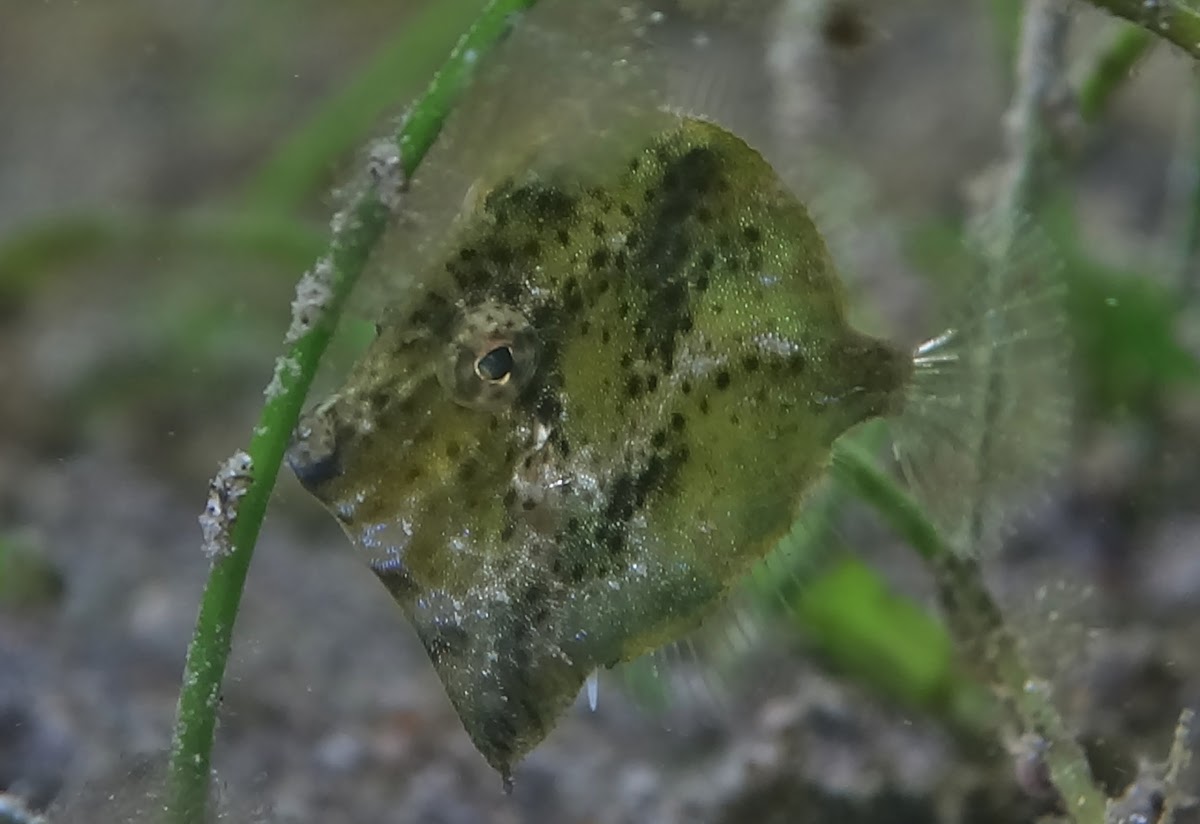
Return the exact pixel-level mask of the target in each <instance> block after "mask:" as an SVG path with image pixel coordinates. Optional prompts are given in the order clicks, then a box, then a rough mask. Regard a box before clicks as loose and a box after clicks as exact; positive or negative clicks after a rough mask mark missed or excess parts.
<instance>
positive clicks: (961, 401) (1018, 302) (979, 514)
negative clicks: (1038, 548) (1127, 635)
mask: <svg viewBox="0 0 1200 824" xmlns="http://www.w3.org/2000/svg"><path fill="white" fill-rule="evenodd" d="M979 229H980V231H979V232H978V234H977V238H976V241H975V242H974V243H973V245H972V248H971V249H970V250H969V251H970V252H971V259H972V260H973V261H974V264H973V268H974V271H972V272H970V273H969V275H970V276H969V277H965V278H963V279H962V280H961V288H952V289H951V292H952V293H953V292H957V293H958V296H957V297H956V298H953V299H952V300H951V301H949V305H951V306H952V307H954V308H953V310H952V314H951V315H950V317H949V318H948V320H949V321H950V322H949V323H948V324H947V326H946V328H945V330H944V331H942V332H941V333H940V334H938V335H937V336H935V337H933V338H931V339H929V340H928V341H926V342H924V343H922V344H920V345H919V346H918V347H916V349H915V351H914V353H913V359H914V367H915V368H914V370H913V381H912V386H911V389H910V391H909V393H908V397H907V399H906V405H905V410H904V412H903V413H902V414H901V415H900V416H899V417H898V418H897V419H895V420H894V421H893V442H894V445H895V451H896V456H897V458H898V459H899V461H900V463H901V466H902V468H903V470H904V473H905V475H906V476H907V479H908V481H909V483H910V485H911V486H912V489H913V492H914V494H915V495H916V496H917V497H918V498H919V499H920V500H921V501H922V503H923V504H924V506H925V508H926V511H927V512H928V513H929V514H930V515H931V516H932V517H933V519H934V521H935V523H936V525H937V526H938V527H939V528H940V529H941V530H942V532H943V534H944V536H945V537H946V538H947V540H948V541H949V542H950V543H951V545H952V546H954V547H955V548H956V549H957V550H958V551H959V552H960V553H963V554H965V555H972V556H978V555H981V554H983V553H985V552H987V551H988V550H989V549H991V548H993V547H995V546H996V545H997V544H998V543H999V542H1000V540H1001V539H1002V538H1003V537H1004V534H1005V531H1006V529H1008V528H1009V527H1010V526H1011V525H1012V524H1013V522H1014V516H1015V515H1017V514H1018V512H1019V510H1020V509H1021V508H1022V507H1023V506H1025V505H1028V504H1030V503H1032V502H1033V501H1032V496H1033V495H1035V494H1036V493H1037V490H1038V488H1039V486H1040V485H1042V484H1044V482H1045V481H1046V480H1048V479H1049V478H1050V477H1052V476H1053V475H1054V474H1055V473H1056V472H1057V471H1058V470H1059V469H1060V468H1061V466H1062V462H1063V460H1064V458H1065V455H1066V451H1067V447H1068V438H1069V425H1070V419H1071V415H1070V406H1071V398H1072V392H1071V389H1070V374H1069V368H1068V359H1069V355H1070V347H1069V336H1068V333H1067V328H1066V318H1065V311H1064V306H1063V302H1064V298H1065V284H1064V281H1063V279H1062V276H1061V275H1062V271H1061V266H1060V263H1059V259H1058V256H1057V255H1056V254H1055V253H1054V251H1053V249H1052V247H1051V246H1050V244H1049V241H1048V239H1047V238H1045V237H1044V235H1042V233H1041V232H1040V231H1039V230H1038V229H1037V227H1036V226H1035V225H1033V223H1032V222H1031V221H1029V220H1024V221H1022V222H1021V223H1020V224H1019V225H1018V226H1016V227H1012V226H1007V227H1003V226H1000V225H999V221H998V220H996V219H991V220H990V221H988V222H985V223H983V224H981V225H980V226H979ZM1001 232H1006V233H1007V235H1001V234H1000V233H1001Z"/></svg>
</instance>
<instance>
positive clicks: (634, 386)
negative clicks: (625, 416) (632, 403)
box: [625, 375, 643, 400]
mask: <svg viewBox="0 0 1200 824" xmlns="http://www.w3.org/2000/svg"><path fill="white" fill-rule="evenodd" d="M642 390H643V386H642V379H641V377H639V376H638V375H630V376H629V378H628V379H627V380H626V381H625V394H626V395H628V396H629V397H630V398H631V399H633V400H636V399H637V398H639V397H641V395H642Z"/></svg>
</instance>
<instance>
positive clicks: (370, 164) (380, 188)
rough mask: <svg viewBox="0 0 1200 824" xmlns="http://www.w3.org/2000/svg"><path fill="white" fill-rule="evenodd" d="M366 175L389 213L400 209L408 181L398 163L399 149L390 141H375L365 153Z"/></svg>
mask: <svg viewBox="0 0 1200 824" xmlns="http://www.w3.org/2000/svg"><path fill="white" fill-rule="evenodd" d="M367 175H368V177H369V178H370V180H371V184H372V185H373V186H374V187H375V195H376V197H378V198H379V202H380V203H382V204H383V205H384V206H386V207H387V208H388V209H389V210H391V211H393V212H394V211H396V210H397V209H398V208H400V203H401V200H402V198H403V195H404V192H405V190H406V189H407V188H408V180H407V178H405V176H404V168H403V166H402V165H401V163H400V147H399V146H397V145H396V142H395V141H394V140H391V139H386V138H385V139H382V140H376V141H375V142H374V143H372V144H371V148H370V150H369V152H368V153H367Z"/></svg>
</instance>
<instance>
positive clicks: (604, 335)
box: [600, 326, 611, 344]
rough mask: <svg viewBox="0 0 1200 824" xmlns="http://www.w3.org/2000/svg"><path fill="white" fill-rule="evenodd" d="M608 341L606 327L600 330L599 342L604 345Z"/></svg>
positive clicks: (609, 337) (609, 336) (608, 336)
mask: <svg viewBox="0 0 1200 824" xmlns="http://www.w3.org/2000/svg"><path fill="white" fill-rule="evenodd" d="M610 339H611V335H610V334H609V331H608V327H607V326H606V327H604V328H603V329H601V330H600V342H601V343H605V344H606V343H608V342H609V340H610Z"/></svg>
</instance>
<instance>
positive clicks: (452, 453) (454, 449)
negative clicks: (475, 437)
mask: <svg viewBox="0 0 1200 824" xmlns="http://www.w3.org/2000/svg"><path fill="white" fill-rule="evenodd" d="M461 452H462V447H461V446H460V445H459V444H458V443H457V442H456V441H451V442H450V443H448V444H446V457H447V458H449V459H450V460H452V461H453V460H454V459H456V458H457V457H458V456H459V454H460V453H461Z"/></svg>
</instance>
